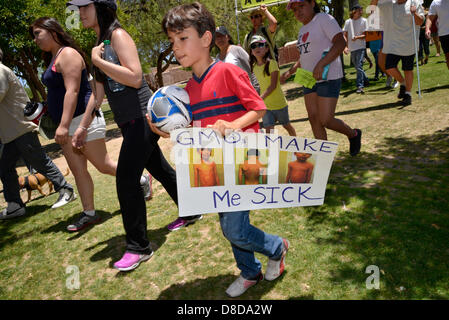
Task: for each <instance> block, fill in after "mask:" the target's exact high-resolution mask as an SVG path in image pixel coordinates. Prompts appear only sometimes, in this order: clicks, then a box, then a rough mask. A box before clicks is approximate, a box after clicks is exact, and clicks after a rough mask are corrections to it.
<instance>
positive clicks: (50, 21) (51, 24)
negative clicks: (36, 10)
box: [28, 17, 89, 69]
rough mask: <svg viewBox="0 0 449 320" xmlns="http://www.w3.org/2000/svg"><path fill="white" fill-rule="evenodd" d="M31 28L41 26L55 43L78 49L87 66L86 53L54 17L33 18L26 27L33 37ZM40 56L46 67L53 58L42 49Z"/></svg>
mask: <svg viewBox="0 0 449 320" xmlns="http://www.w3.org/2000/svg"><path fill="white" fill-rule="evenodd" d="M33 28H41V29H45V30H47V31H48V32H49V33H50V34H51V36H52V38H53V40H55V41H56V43H58V44H60V45H61V46H64V47H71V48H73V49H75V50H76V51H78V53H79V54H80V55H81V57H82V58H83V60H84V63H85V65H86V69H88V68H89V63H88V62H87V57H86V54H85V53H84V52H83V50H81V48H80V47H79V46H78V45H77V44H76V42H75V40H73V38H72V37H71V36H70V35H69V34H68V33H67V32H66V31H65V30H64V29H63V28H62V26H61V24H60V23H59V22H58V21H57V20H56V19H55V18H50V17H42V18H39V19H37V20H35V21H34V22H33V23H32V24H31V25H30V26H29V28H28V32H29V33H30V35H31V37H32V38H33V39H34V33H33ZM42 58H43V60H44V63H45V66H46V67H48V66H49V65H50V63H51V60H52V58H53V57H52V53H51V52H45V51H44V52H42Z"/></svg>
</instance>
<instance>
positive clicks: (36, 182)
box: [19, 168, 70, 202]
mask: <svg viewBox="0 0 449 320" xmlns="http://www.w3.org/2000/svg"><path fill="white" fill-rule="evenodd" d="M69 173H70V170H69V168H67V172H66V174H65V175H64V177H65V176H67V175H68V174H69ZM46 183H48V193H47V194H45V193H44V191H43V190H42V187H43V186H44V185H45V184H46ZM19 186H20V189H23V188H26V189H27V191H28V200H27V201H26V202H28V201H30V200H31V191H33V190H37V191H39V193H40V194H41V195H43V196H44V197H45V196H48V195H49V194H50V193H51V192H52V191H53V183H52V182H51V181H50V180H48V179H47V178H46V177H45V176H44V175H42V174H40V173H37V172H36V173H34V174H30V175H28V176H25V177H19Z"/></svg>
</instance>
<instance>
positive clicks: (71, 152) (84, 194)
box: [61, 139, 95, 212]
mask: <svg viewBox="0 0 449 320" xmlns="http://www.w3.org/2000/svg"><path fill="white" fill-rule="evenodd" d="M61 149H62V153H63V154H64V157H65V159H66V161H67V164H68V165H69V168H70V170H71V171H72V174H73V176H74V177H75V182H76V186H77V188H78V193H79V195H80V198H81V204H82V206H83V211H84V212H86V211H92V210H95V207H94V182H93V180H92V177H91V175H90V173H89V171H88V170H87V158H86V156H85V155H84V154H83V153H81V152H80V151H78V150H75V149H74V148H73V147H72V140H71V139H69V140H68V142H67V143H66V144H63V145H61Z"/></svg>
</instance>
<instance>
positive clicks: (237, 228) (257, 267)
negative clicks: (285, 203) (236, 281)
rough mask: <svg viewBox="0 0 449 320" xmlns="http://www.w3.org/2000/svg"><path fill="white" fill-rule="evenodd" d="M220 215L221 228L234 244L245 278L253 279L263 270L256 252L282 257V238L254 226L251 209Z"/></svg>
mask: <svg viewBox="0 0 449 320" xmlns="http://www.w3.org/2000/svg"><path fill="white" fill-rule="evenodd" d="M219 217H220V225H221V230H222V232H223V235H224V236H225V238H226V239H228V240H229V242H230V243H231V245H232V252H233V253H234V258H235V260H236V262H237V267H238V268H239V269H240V270H241V275H242V276H243V278H245V279H253V278H255V277H257V275H258V274H259V273H260V272H261V269H262V265H261V263H260V261H259V260H258V259H257V258H256V257H255V255H254V252H258V253H261V254H263V255H265V256H267V257H268V258H270V259H274V260H276V259H279V258H280V257H281V254H282V248H283V241H282V238H281V237H279V236H275V235H271V234H268V233H265V232H263V231H262V230H260V229H258V228H256V227H254V226H252V225H251V224H250V219H249V211H238V212H227V213H220V214H219Z"/></svg>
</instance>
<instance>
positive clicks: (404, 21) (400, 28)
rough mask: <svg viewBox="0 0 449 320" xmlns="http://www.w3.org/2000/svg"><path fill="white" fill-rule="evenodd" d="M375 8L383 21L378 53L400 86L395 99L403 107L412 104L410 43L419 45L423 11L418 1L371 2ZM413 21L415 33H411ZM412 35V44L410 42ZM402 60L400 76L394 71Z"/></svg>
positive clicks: (412, 55) (388, 0)
mask: <svg viewBox="0 0 449 320" xmlns="http://www.w3.org/2000/svg"><path fill="white" fill-rule="evenodd" d="M371 4H372V5H378V7H379V10H380V16H381V19H382V21H383V28H384V38H383V41H384V43H383V48H382V52H383V53H384V54H386V55H387V57H386V62H385V69H386V72H387V74H388V75H391V76H392V77H393V78H395V79H396V80H397V81H398V82H399V83H400V84H401V86H400V89H399V94H398V99H401V100H402V104H403V105H404V106H407V105H410V104H411V103H412V96H411V92H412V85H413V65H414V59H415V47H414V43H419V28H420V26H421V24H422V23H423V22H424V9H423V7H422V1H421V0H396V1H395V2H393V1H392V0H372V1H371ZM413 19H414V21H415V30H414V31H413ZM414 36H415V39H416V42H415V40H414V39H413V37H414ZM399 61H402V70H403V71H404V76H403V75H402V74H401V72H400V71H399V69H398V63H399Z"/></svg>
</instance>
